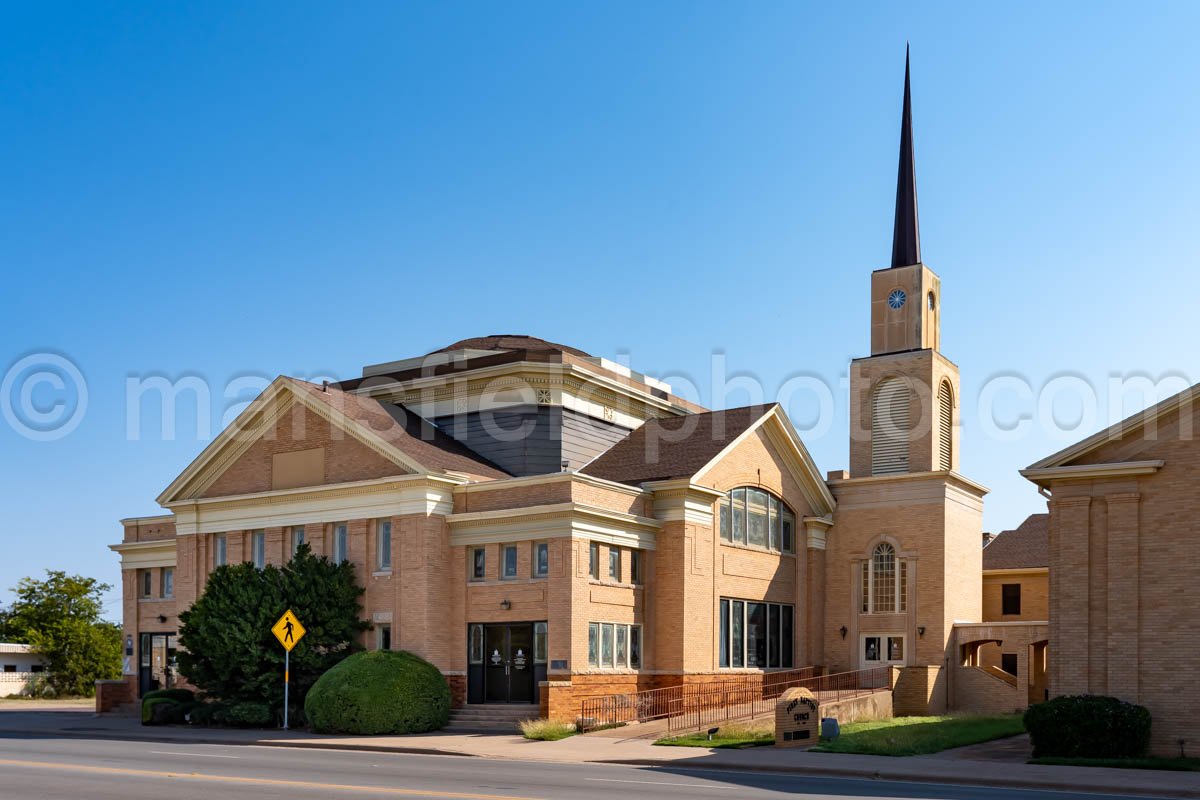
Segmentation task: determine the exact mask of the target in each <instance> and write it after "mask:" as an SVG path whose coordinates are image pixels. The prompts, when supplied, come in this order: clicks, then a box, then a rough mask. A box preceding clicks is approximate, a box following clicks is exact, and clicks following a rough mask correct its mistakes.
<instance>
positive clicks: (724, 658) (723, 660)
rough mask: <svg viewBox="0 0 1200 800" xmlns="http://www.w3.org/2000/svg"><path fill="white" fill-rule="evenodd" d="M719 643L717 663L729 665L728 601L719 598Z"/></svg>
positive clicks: (723, 665)
mask: <svg viewBox="0 0 1200 800" xmlns="http://www.w3.org/2000/svg"><path fill="white" fill-rule="evenodd" d="M720 616H721V645H720V654H721V655H720V660H718V661H717V664H718V665H719V666H722V667H728V666H729V601H728V600H724V599H722V600H721V614H720Z"/></svg>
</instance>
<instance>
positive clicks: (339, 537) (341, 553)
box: [333, 525, 346, 564]
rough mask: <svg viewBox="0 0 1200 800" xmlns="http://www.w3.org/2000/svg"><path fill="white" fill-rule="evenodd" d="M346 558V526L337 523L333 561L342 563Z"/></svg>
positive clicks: (334, 532)
mask: <svg viewBox="0 0 1200 800" xmlns="http://www.w3.org/2000/svg"><path fill="white" fill-rule="evenodd" d="M345 560H346V526H345V525H335V526H334V528H333V562H334V563H335V564H340V563H341V562H343V561H345Z"/></svg>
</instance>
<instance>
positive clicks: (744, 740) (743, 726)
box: [655, 720, 775, 750]
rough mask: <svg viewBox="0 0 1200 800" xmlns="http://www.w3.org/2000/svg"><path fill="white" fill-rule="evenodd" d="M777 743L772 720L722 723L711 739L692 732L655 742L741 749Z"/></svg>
mask: <svg viewBox="0 0 1200 800" xmlns="http://www.w3.org/2000/svg"><path fill="white" fill-rule="evenodd" d="M774 743H775V726H774V723H773V722H772V721H770V720H768V721H765V722H759V723H732V724H728V725H722V726H721V728H720V730H718V731H717V733H715V734H713V738H712V741H709V738H708V733H706V732H705V733H690V734H688V735H686V736H674V737H667V738H665V739H659V740H658V741H657V742H655V744H661V745H667V746H669V747H717V748H724V749H734V750H736V749H740V748H743V747H759V746H761V745H766V744H774Z"/></svg>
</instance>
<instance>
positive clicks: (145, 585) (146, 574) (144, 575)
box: [141, 569, 153, 597]
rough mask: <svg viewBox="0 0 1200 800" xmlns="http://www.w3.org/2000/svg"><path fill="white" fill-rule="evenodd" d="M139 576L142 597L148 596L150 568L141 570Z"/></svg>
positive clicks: (150, 579) (151, 579)
mask: <svg viewBox="0 0 1200 800" xmlns="http://www.w3.org/2000/svg"><path fill="white" fill-rule="evenodd" d="M141 578H142V597H149V596H150V586H151V582H152V581H153V578H151V577H150V570H148V569H144V570H142V575H141Z"/></svg>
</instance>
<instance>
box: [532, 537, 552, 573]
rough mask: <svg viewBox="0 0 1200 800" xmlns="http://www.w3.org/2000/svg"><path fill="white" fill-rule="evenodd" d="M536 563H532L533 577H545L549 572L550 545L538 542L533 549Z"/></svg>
mask: <svg viewBox="0 0 1200 800" xmlns="http://www.w3.org/2000/svg"><path fill="white" fill-rule="evenodd" d="M534 555H535V558H536V561H535V563H534V571H533V572H534V574H535V575H539V576H541V575H546V574H548V573H549V572H550V545H548V544H546V543H545V542H539V543H538V545H537V547H535V548H534Z"/></svg>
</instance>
